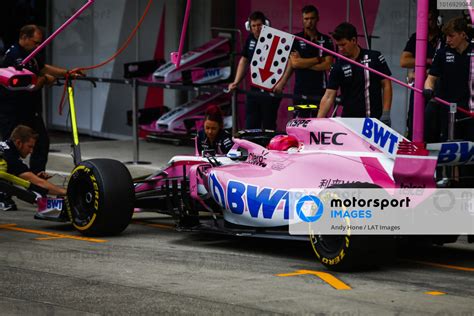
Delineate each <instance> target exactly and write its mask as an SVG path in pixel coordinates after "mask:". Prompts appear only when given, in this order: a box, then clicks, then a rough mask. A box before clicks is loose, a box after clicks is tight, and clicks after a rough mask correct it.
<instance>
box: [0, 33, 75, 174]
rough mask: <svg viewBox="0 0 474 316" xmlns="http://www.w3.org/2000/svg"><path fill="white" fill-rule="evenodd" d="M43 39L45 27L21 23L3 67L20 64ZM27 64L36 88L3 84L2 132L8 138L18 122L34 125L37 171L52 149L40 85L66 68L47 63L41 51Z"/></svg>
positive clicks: (0, 90)
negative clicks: (14, 89)
mask: <svg viewBox="0 0 474 316" xmlns="http://www.w3.org/2000/svg"><path fill="white" fill-rule="evenodd" d="M42 41H43V31H42V30H41V28H39V27H38V26H37V25H26V26H24V27H22V28H21V30H20V36H19V40H18V43H16V44H14V45H13V46H12V47H10V49H9V50H8V51H7V52H6V53H5V58H4V60H3V67H9V66H16V65H19V64H20V63H21V62H22V61H23V59H25V58H26V57H27V56H28V55H29V54H30V53H31V52H32V51H33V50H34V49H36V48H37V47H38V46H39V45H40V44H41V42H42ZM25 68H26V69H28V70H30V71H31V72H33V73H34V74H36V75H37V77H38V82H37V84H36V87H35V90H34V91H10V90H8V89H6V88H4V87H1V86H0V105H1V106H0V136H1V137H2V139H3V140H7V139H8V138H9V137H10V133H11V132H12V130H13V129H14V128H15V126H17V125H18V124H24V125H27V126H30V127H31V128H33V129H34V130H35V131H36V132H37V133H38V135H39V138H38V142H37V144H36V148H35V150H34V152H33V154H32V155H31V159H30V166H31V170H32V171H34V172H35V173H38V172H40V171H44V170H45V168H46V163H47V160H48V152H49V136H48V132H47V130H46V127H45V125H44V122H43V118H42V96H41V88H42V87H43V86H45V85H49V84H52V83H53V82H54V81H55V78H56V77H64V76H65V75H66V73H67V70H66V69H64V68H59V67H55V66H52V65H48V64H45V62H44V55H43V54H42V53H39V54H38V55H36V56H35V58H33V59H32V60H31V61H30V62H29V63H28V64H27V65H25Z"/></svg>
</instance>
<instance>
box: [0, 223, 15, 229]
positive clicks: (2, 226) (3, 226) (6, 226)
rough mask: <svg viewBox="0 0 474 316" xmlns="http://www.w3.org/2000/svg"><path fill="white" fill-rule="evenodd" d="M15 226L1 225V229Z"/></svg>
mask: <svg viewBox="0 0 474 316" xmlns="http://www.w3.org/2000/svg"><path fill="white" fill-rule="evenodd" d="M14 226H16V224H4V225H0V229H3V228H8V227H14Z"/></svg>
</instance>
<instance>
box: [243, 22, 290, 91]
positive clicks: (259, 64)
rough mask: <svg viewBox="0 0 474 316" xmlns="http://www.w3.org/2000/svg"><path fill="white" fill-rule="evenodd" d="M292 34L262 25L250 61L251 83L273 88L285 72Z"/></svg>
mask: <svg viewBox="0 0 474 316" xmlns="http://www.w3.org/2000/svg"><path fill="white" fill-rule="evenodd" d="M294 39H295V36H294V35H291V34H289V33H285V32H282V31H280V30H277V29H274V28H271V27H268V26H264V27H263V28H262V32H261V33H260V37H259V38H258V41H257V46H256V47H255V53H254V54H253V58H252V61H251V62H250V76H251V78H252V85H253V86H256V87H258V88H261V89H264V90H269V91H271V90H273V88H274V87H275V85H276V84H277V83H278V82H279V81H280V80H281V78H282V77H283V74H284V73H285V68H286V64H287V63H288V59H289V56H290V52H291V47H292V45H293V41H294Z"/></svg>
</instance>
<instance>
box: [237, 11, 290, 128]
mask: <svg viewBox="0 0 474 316" xmlns="http://www.w3.org/2000/svg"><path fill="white" fill-rule="evenodd" d="M263 25H267V26H270V21H269V20H268V19H267V18H266V17H265V15H264V14H263V13H262V12H260V11H255V12H253V13H252V14H250V16H249V18H248V20H247V22H246V23H245V27H246V29H247V31H249V32H250V33H249V36H248V37H247V40H246V42H245V45H244V48H243V50H242V57H240V60H239V64H238V66H237V72H236V75H235V78H234V81H233V82H232V83H230V84H229V87H228V88H229V90H230V91H233V90H235V89H237V87H238V85H239V84H240V82H241V81H242V80H243V79H244V78H245V75H246V73H247V69H248V68H249V64H250V61H251V60H252V57H253V54H254V52H255V47H256V46H257V40H258V38H259V36H260V32H261V31H262V27H263ZM251 90H252V91H260V89H258V88H256V87H252V88H251ZM280 101H281V98H275V97H272V96H266V95H259V96H253V95H247V101H246V104H245V128H247V129H271V130H275V129H276V119H277V115H278V108H279V107H280Z"/></svg>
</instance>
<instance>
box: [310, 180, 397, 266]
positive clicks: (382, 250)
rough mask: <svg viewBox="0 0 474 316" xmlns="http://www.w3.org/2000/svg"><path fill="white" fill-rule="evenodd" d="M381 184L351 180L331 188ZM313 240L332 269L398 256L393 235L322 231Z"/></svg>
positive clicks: (378, 261) (318, 256)
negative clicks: (322, 232)
mask: <svg viewBox="0 0 474 316" xmlns="http://www.w3.org/2000/svg"><path fill="white" fill-rule="evenodd" d="M343 188H347V189H364V188H365V189H368V188H379V187H378V186H376V185H373V184H371V183H351V184H343V185H337V186H333V187H331V189H343ZM310 241H311V245H312V247H313V250H314V252H315V254H316V257H317V258H318V260H319V261H320V262H321V263H322V264H323V265H324V266H326V267H327V268H328V269H330V270H334V271H352V270H358V269H363V268H369V267H374V266H379V265H381V264H384V263H388V262H389V261H390V260H392V259H393V258H394V257H395V254H396V243H395V238H394V237H393V236H386V235H384V236H380V235H351V234H350V232H348V233H347V234H345V235H318V234H310Z"/></svg>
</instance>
